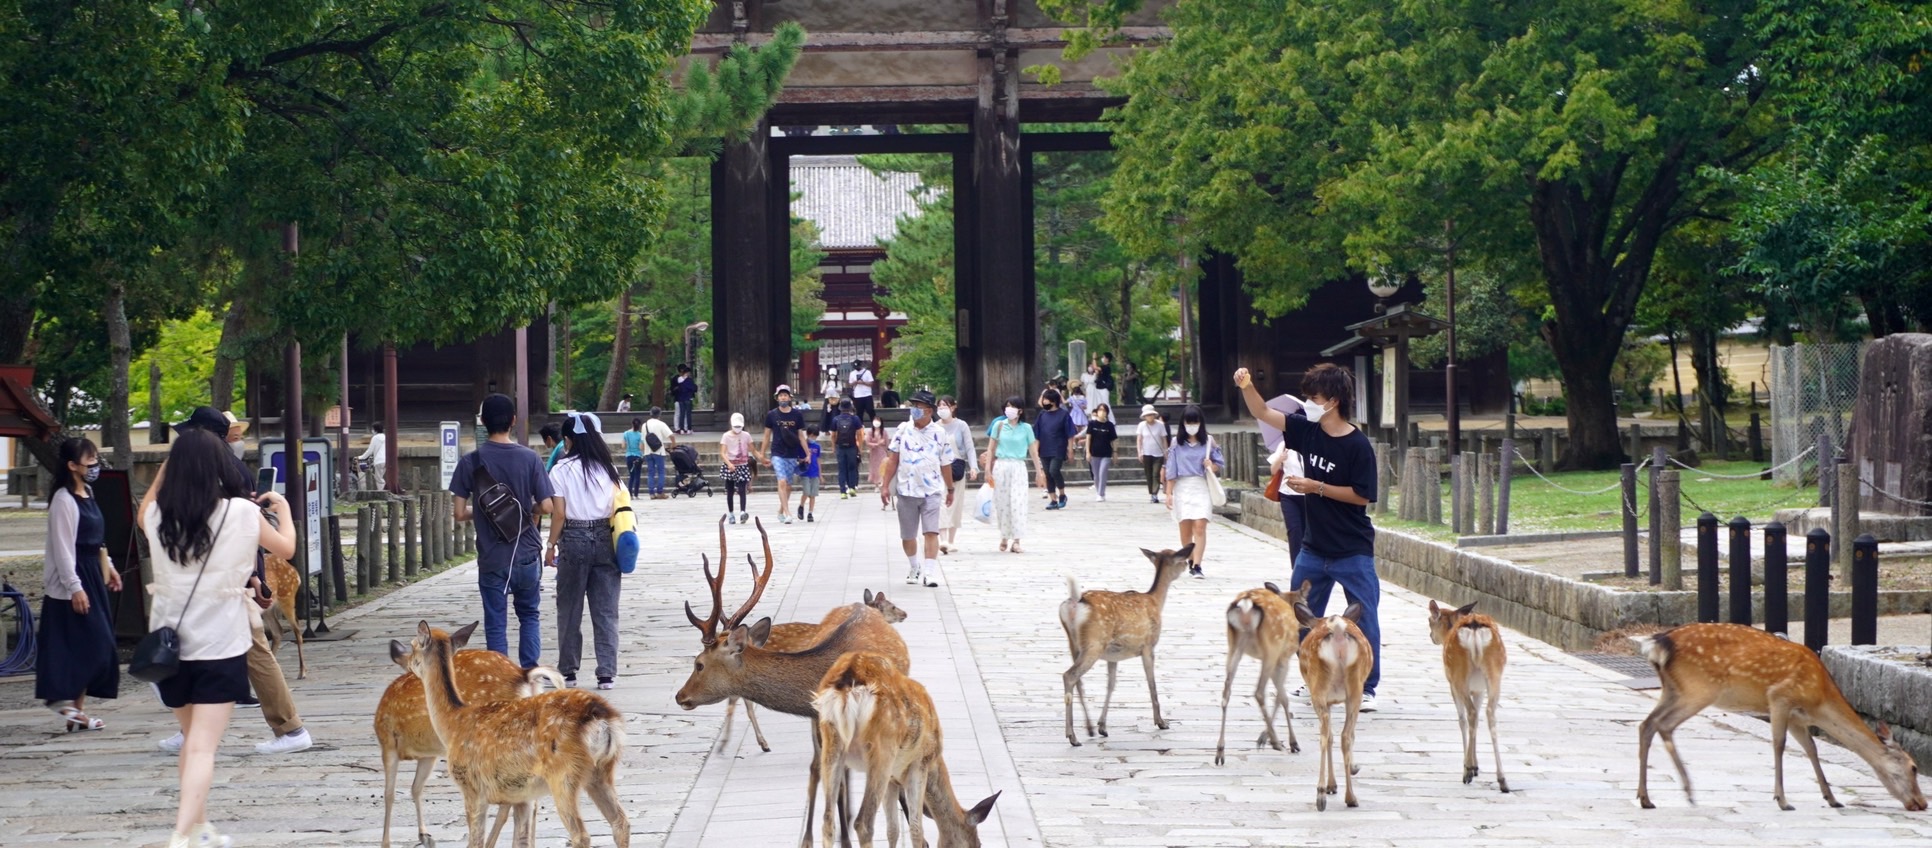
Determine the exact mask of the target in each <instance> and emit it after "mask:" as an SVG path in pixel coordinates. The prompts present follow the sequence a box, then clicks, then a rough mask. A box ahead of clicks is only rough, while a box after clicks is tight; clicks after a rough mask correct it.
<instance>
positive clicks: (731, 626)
mask: <svg viewBox="0 0 1932 848" xmlns="http://www.w3.org/2000/svg"><path fill="white" fill-rule="evenodd" d="M753 520H754V521H756V522H757V524H758V539H759V541H761V542H763V543H764V545H765V573H763V574H758V573H757V572H758V564H757V563H755V562H752V559H751V554H745V562H746V563H747V564H749V565H750V566H751V570H752V573H753V574H754V575H756V581H755V582H753V583H752V586H751V598H750V599H749V600H747V601H745V605H744V606H742V607H739V608H738V611H737V612H736V613H733V614H732V616H731V619H730V620H729V621H727V622H725V626H724V632H726V633H729V632H731V631H733V630H736V629H737V628H738V625H739V623H740V622H743V621H744V620H745V616H747V615H750V614H751V608H752V607H755V606H757V605H758V599H759V598H760V597H762V596H763V595H764V594H765V584H766V583H768V582H770V581H771V568H772V555H771V537H770V536H768V535H766V534H765V522H764V521H763V520H761V519H753Z"/></svg>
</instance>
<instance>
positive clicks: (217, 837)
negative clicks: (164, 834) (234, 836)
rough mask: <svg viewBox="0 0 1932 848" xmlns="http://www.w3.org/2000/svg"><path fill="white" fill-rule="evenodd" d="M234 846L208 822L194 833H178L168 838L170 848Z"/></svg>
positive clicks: (202, 824) (219, 847)
mask: <svg viewBox="0 0 1932 848" xmlns="http://www.w3.org/2000/svg"><path fill="white" fill-rule="evenodd" d="M232 844H234V843H233V842H232V841H230V840H229V838H228V837H226V836H223V835H222V834H221V833H220V832H218V831H216V830H215V826H214V825H211V824H209V823H207V822H202V823H201V826H200V827H198V828H195V832H193V833H189V834H180V833H177V834H175V835H173V836H171V837H169V838H168V848H228V846H230V845H232Z"/></svg>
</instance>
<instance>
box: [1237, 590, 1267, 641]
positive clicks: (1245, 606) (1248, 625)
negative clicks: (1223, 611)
mask: <svg viewBox="0 0 1932 848" xmlns="http://www.w3.org/2000/svg"><path fill="white" fill-rule="evenodd" d="M1266 615H1267V614H1266V613H1265V612H1263V611H1262V609H1261V608H1260V607H1258V606H1255V603H1254V601H1252V600H1249V599H1247V598H1236V599H1235V600H1234V603H1231V604H1228V627H1229V629H1232V630H1234V631H1235V632H1236V633H1240V634H1241V635H1243V636H1248V635H1251V634H1253V633H1254V632H1255V631H1257V630H1260V629H1261V622H1262V619H1264V618H1265V617H1266Z"/></svg>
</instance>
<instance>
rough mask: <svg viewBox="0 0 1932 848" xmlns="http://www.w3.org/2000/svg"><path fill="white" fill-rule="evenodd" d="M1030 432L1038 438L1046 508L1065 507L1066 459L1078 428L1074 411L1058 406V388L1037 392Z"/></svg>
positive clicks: (1078, 433)
mask: <svg viewBox="0 0 1932 848" xmlns="http://www.w3.org/2000/svg"><path fill="white" fill-rule="evenodd" d="M1033 432H1034V434H1035V435H1036V436H1037V437H1038V438H1039V440H1040V464H1041V473H1042V474H1044V475H1045V477H1046V482H1044V483H1042V484H1041V485H1042V486H1045V487H1046V490H1047V509H1066V508H1067V475H1066V467H1067V458H1068V457H1069V456H1072V455H1073V454H1072V450H1073V442H1074V440H1075V439H1077V438H1079V436H1080V427H1079V426H1078V425H1076V424H1074V423H1073V413H1071V412H1069V411H1067V410H1066V409H1065V408H1064V407H1063V406H1062V405H1061V400H1060V392H1059V390H1058V389H1047V390H1046V391H1043V392H1041V393H1040V418H1039V421H1038V422H1036V423H1035V424H1034V425H1033Z"/></svg>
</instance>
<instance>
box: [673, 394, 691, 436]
mask: <svg viewBox="0 0 1932 848" xmlns="http://www.w3.org/2000/svg"><path fill="white" fill-rule="evenodd" d="M671 429H674V430H676V431H678V432H680V433H682V432H685V431H687V430H690V429H691V402H690V401H688V400H681V401H678V402H677V412H676V413H674V414H673V415H672V417H671Z"/></svg>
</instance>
